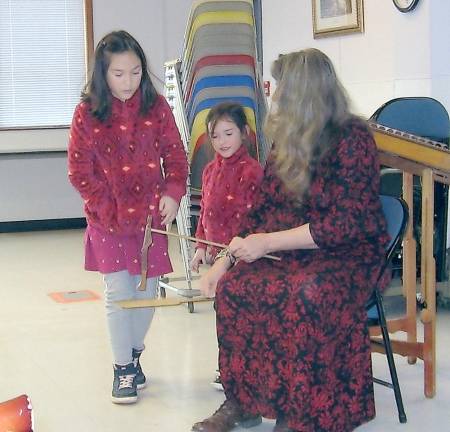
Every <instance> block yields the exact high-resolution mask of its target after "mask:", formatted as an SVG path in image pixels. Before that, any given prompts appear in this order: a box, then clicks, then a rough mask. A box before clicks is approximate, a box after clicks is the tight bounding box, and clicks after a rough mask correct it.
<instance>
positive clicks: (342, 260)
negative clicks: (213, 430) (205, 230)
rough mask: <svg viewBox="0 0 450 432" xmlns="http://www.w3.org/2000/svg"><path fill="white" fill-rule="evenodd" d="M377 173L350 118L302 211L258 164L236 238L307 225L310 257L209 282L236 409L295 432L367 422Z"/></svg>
mask: <svg viewBox="0 0 450 432" xmlns="http://www.w3.org/2000/svg"><path fill="white" fill-rule="evenodd" d="M378 170H379V164H378V159H377V150H376V147H375V142H374V140H373V138H372V136H371V135H370V132H369V131H368V130H367V128H366V126H365V125H364V124H363V123H362V122H361V121H358V120H354V121H351V122H350V123H349V124H348V125H347V126H346V127H345V128H344V129H343V131H342V133H341V135H340V136H339V137H337V139H336V145H335V146H334V147H333V149H332V151H330V152H329V153H328V154H327V155H326V156H325V157H324V159H323V160H322V162H321V164H320V166H319V167H318V168H317V173H316V175H315V177H314V179H313V181H312V184H311V187H310V190H309V191H310V193H309V197H308V198H307V200H306V201H305V203H304V205H303V206H302V207H301V208H299V207H296V206H295V205H294V201H293V196H292V194H290V193H289V192H287V190H286V189H285V188H284V186H283V184H282V183H281V181H280V180H279V178H278V177H277V176H276V175H275V173H274V169H273V166H272V163H271V161H270V159H269V161H268V164H267V166H266V171H265V177H264V180H263V183H262V187H261V193H260V195H259V197H258V199H257V202H256V205H255V207H254V210H253V211H252V212H251V213H250V215H249V218H248V230H247V232H273V231H280V230H285V229H289V228H293V227H297V226H299V225H302V224H305V223H310V230H311V234H312V236H313V238H314V241H315V243H316V244H317V245H318V246H319V248H318V249H314V250H296V251H290V252H281V253H279V256H281V258H282V260H281V261H280V262H276V261H272V260H267V259H259V260H258V261H256V262H254V263H252V264H247V263H244V262H240V263H238V264H237V265H236V266H235V267H233V268H232V269H231V270H230V271H229V272H228V273H227V274H226V275H225V276H224V277H223V278H222V279H221V280H220V282H219V284H218V289H217V293H216V304H217V333H218V340H219V365H220V375H221V379H222V383H223V386H224V389H225V393H226V396H227V397H228V398H235V399H237V401H238V402H239V404H240V405H241V406H242V407H243V409H244V410H245V411H246V412H249V413H253V414H257V413H259V414H261V415H262V416H264V417H268V418H279V417H282V416H283V417H285V418H287V420H288V424H289V427H291V428H292V429H293V430H294V431H301V432H321V431H327V432H329V431H335V432H346V431H351V430H353V429H354V428H355V427H357V426H359V425H360V424H362V423H364V422H366V421H368V420H370V419H372V418H373V417H374V416H375V406H374V398H373V384H372V370H371V359H370V345H369V338H368V330H367V326H366V313H365V309H364V304H365V302H366V300H367V299H368V297H369V294H370V292H371V291H372V289H373V286H374V283H375V280H376V278H377V276H378V273H379V269H380V267H381V263H382V261H383V259H384V247H385V244H386V242H387V240H388V236H387V234H386V231H385V228H386V227H385V221H384V217H383V214H382V210H381V205H380V201H379V176H378ZM385 279H386V281H385V282H387V279H388V278H385Z"/></svg>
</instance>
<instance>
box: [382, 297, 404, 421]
mask: <svg viewBox="0 0 450 432" xmlns="http://www.w3.org/2000/svg"><path fill="white" fill-rule="evenodd" d="M375 298H376V306H377V311H378V317H379V322H380V328H381V333H382V335H383V344H384V349H385V351H386V357H387V361H388V365H389V372H390V374H391V381H392V389H393V390H394V395H395V402H396V403H397V410H398V419H399V421H400V423H406V421H407V418H406V413H405V409H404V407H403V399H402V393H401V391H400V385H399V382H398V376H397V369H396V367H395V362H394V355H393V353H392V347H391V340H390V338H389V332H388V330H387V325H386V316H385V314H384V308H383V304H382V299H381V294H380V293H379V291H378V290H375Z"/></svg>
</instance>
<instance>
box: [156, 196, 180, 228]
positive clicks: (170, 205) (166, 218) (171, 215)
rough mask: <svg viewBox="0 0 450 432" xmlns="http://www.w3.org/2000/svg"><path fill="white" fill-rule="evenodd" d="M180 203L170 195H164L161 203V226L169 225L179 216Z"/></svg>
mask: <svg viewBox="0 0 450 432" xmlns="http://www.w3.org/2000/svg"><path fill="white" fill-rule="evenodd" d="M177 211H178V203H177V202H176V201H175V200H174V199H173V198H171V197H170V196H168V195H163V196H162V197H161V199H160V201H159V213H160V214H161V224H162V225H169V224H170V223H172V221H173V220H174V219H175V217H176V216H177Z"/></svg>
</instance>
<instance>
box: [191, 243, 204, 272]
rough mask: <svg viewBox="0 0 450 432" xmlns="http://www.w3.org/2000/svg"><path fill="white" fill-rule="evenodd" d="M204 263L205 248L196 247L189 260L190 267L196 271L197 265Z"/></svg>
mask: <svg viewBox="0 0 450 432" xmlns="http://www.w3.org/2000/svg"><path fill="white" fill-rule="evenodd" d="M200 264H206V249H202V248H197V250H196V251H195V255H194V258H192V261H191V269H192V270H194V271H195V272H197V273H198V266H199V265H200Z"/></svg>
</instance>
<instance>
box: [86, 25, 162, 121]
mask: <svg viewBox="0 0 450 432" xmlns="http://www.w3.org/2000/svg"><path fill="white" fill-rule="evenodd" d="M126 51H132V52H134V53H135V54H136V56H137V57H138V58H139V60H140V61H141V66H142V78H141V83H140V85H139V88H140V89H141V109H140V113H141V114H146V113H147V112H148V110H149V109H150V108H151V106H152V105H153V103H154V102H155V101H156V98H157V96H158V94H157V92H156V89H155V87H154V86H153V83H152V81H151V79H150V75H149V73H148V69H147V60H146V58H145V54H144V51H143V49H142V48H141V46H140V45H139V43H138V42H137V41H136V39H134V38H133V36H131V35H130V34H129V33H127V32H126V31H124V30H119V31H113V32H111V33H108V34H107V35H106V36H104V37H103V38H102V39H101V40H100V42H99V43H98V44H97V47H96V48H95V53H94V65H93V68H92V72H91V76H90V79H89V81H88V83H87V84H86V86H85V87H84V89H83V91H82V93H81V100H82V101H85V102H89V103H90V104H91V112H92V114H93V115H94V117H96V118H98V119H99V120H100V121H105V120H106V119H107V118H108V117H109V116H110V114H111V104H112V95H111V91H110V89H109V86H108V83H107V81H106V73H107V72H108V68H109V64H110V61H111V54H120V53H123V52H126Z"/></svg>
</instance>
